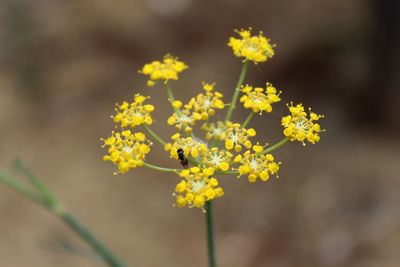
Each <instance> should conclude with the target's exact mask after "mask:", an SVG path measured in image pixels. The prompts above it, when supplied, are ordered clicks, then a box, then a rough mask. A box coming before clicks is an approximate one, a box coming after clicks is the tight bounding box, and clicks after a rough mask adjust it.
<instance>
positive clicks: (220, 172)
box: [215, 170, 239, 175]
mask: <svg viewBox="0 0 400 267" xmlns="http://www.w3.org/2000/svg"><path fill="white" fill-rule="evenodd" d="M238 173H239V172H238V171H233V170H229V171H217V172H215V174H217V175H227V174H238Z"/></svg>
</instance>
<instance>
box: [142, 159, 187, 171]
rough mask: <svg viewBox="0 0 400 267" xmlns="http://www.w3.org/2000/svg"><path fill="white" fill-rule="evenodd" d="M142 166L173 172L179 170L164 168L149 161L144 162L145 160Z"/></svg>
mask: <svg viewBox="0 0 400 267" xmlns="http://www.w3.org/2000/svg"><path fill="white" fill-rule="evenodd" d="M143 166H144V167H146V168H149V169H153V170H156V171H161V172H174V173H176V172H178V171H179V169H170V168H164V167H160V166H156V165H153V164H150V163H146V162H143Z"/></svg>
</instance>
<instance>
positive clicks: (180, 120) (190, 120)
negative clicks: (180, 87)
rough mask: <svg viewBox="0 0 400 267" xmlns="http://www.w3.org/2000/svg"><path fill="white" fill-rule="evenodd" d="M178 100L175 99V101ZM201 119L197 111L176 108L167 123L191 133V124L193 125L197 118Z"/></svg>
mask: <svg viewBox="0 0 400 267" xmlns="http://www.w3.org/2000/svg"><path fill="white" fill-rule="evenodd" d="M177 102H178V101H175V103H177ZM200 119H201V115H200V114H198V113H193V112H191V110H190V109H187V108H185V109H181V110H180V109H178V108H177V110H176V111H175V112H174V113H173V114H172V115H171V116H170V117H169V118H168V120H167V123H168V124H169V125H175V128H176V129H177V130H179V131H182V130H184V131H185V132H186V133H191V132H192V131H193V129H192V126H194V124H195V122H196V121H197V120H200Z"/></svg>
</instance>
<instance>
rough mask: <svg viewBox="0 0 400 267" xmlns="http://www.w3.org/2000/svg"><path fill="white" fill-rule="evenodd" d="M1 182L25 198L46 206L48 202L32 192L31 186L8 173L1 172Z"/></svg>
mask: <svg viewBox="0 0 400 267" xmlns="http://www.w3.org/2000/svg"><path fill="white" fill-rule="evenodd" d="M0 182H3V183H5V184H6V185H8V186H9V187H11V188H12V189H13V190H15V191H16V192H18V193H20V194H21V195H23V196H24V197H27V198H29V199H30V200H32V201H34V202H36V203H38V204H40V205H42V206H46V203H45V202H46V201H45V200H44V198H43V197H42V196H41V195H40V194H39V193H38V192H36V191H34V190H32V189H31V188H30V187H29V186H27V185H26V184H25V183H23V182H21V181H20V180H18V179H16V178H14V177H12V176H11V175H9V174H8V173H6V172H3V171H0Z"/></svg>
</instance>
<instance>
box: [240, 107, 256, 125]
mask: <svg viewBox="0 0 400 267" xmlns="http://www.w3.org/2000/svg"><path fill="white" fill-rule="evenodd" d="M253 116H254V112H253V111H250V114H249V115H248V116H247V118H246V120H245V121H244V122H243V124H242V127H243V128H246V126H247V124H249V122H250V121H251V119H252V118H253Z"/></svg>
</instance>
